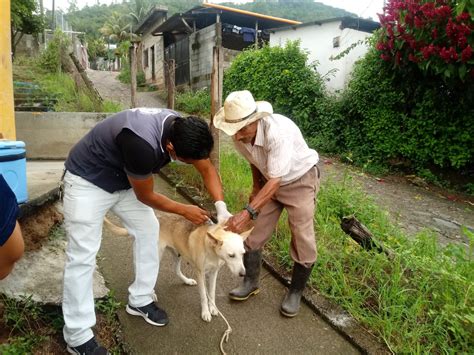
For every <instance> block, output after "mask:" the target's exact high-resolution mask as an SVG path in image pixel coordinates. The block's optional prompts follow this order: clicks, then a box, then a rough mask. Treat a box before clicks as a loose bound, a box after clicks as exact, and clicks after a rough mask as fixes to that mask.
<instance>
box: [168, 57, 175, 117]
mask: <svg viewBox="0 0 474 355" xmlns="http://www.w3.org/2000/svg"><path fill="white" fill-rule="evenodd" d="M167 66H168V70H167V76H168V108H169V109H170V110H174V94H175V64H174V59H170V60H169V61H168V62H167Z"/></svg>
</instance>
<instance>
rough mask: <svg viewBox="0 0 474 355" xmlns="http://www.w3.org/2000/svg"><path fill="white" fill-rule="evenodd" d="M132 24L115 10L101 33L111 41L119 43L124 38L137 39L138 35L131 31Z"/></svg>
mask: <svg viewBox="0 0 474 355" xmlns="http://www.w3.org/2000/svg"><path fill="white" fill-rule="evenodd" d="M130 26H131V24H129V23H127V22H126V21H125V18H124V16H122V15H120V14H119V13H118V12H113V13H112V16H111V17H110V18H109V19H108V20H107V21H106V22H105V23H104V25H103V26H102V28H101V29H100V33H102V34H103V35H104V36H106V37H107V38H108V40H109V41H112V42H115V43H119V42H121V41H124V40H127V39H128V40H129V39H135V38H136V37H137V36H136V35H135V34H133V33H130Z"/></svg>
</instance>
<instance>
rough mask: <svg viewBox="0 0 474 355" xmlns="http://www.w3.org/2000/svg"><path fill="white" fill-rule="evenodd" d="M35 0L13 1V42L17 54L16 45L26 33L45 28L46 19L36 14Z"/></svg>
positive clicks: (13, 48)
mask: <svg viewBox="0 0 474 355" xmlns="http://www.w3.org/2000/svg"><path fill="white" fill-rule="evenodd" d="M37 10H38V4H37V3H36V1H35V0H15V1H12V2H11V43H12V53H13V56H15V52H16V46H17V45H18V43H19V42H20V40H21V38H22V37H23V35H24V34H33V35H34V34H37V33H40V32H41V31H43V29H44V19H43V17H42V16H41V15H38V14H36V12H37Z"/></svg>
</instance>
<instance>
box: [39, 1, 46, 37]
mask: <svg viewBox="0 0 474 355" xmlns="http://www.w3.org/2000/svg"><path fill="white" fill-rule="evenodd" d="M39 4H40V13H41V18H42V19H43V18H44V7H43V0H40V2H39ZM41 42H42V43H43V45H44V44H45V35H44V28H43V31H41Z"/></svg>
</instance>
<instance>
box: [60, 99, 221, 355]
mask: <svg viewBox="0 0 474 355" xmlns="http://www.w3.org/2000/svg"><path fill="white" fill-rule="evenodd" d="M213 144H214V141H213V139H212V136H211V133H210V130H209V126H208V125H207V123H206V122H205V121H203V120H202V119H200V118H197V117H188V118H183V117H180V115H179V114H178V113H177V112H175V111H171V110H166V109H145V108H142V109H132V110H126V111H122V112H119V113H117V114H115V115H113V116H111V117H109V118H107V119H105V120H104V121H102V122H100V123H98V124H97V125H96V126H95V127H94V128H93V129H92V130H91V131H90V132H89V133H88V134H87V135H86V136H85V137H84V138H82V139H81V140H80V141H79V142H78V143H77V144H76V145H75V146H74V147H73V149H72V150H71V152H70V154H69V157H68V159H67V161H66V164H65V166H66V170H67V172H66V174H65V177H64V221H65V227H66V232H67V236H68V247H67V251H66V252H67V262H66V266H65V271H64V293H63V315H64V322H65V326H64V330H63V333H64V338H65V340H66V343H67V344H68V351H69V352H71V353H73V354H75V353H77V354H105V353H106V352H107V351H106V349H105V348H103V347H101V346H99V345H98V344H97V342H96V341H95V338H94V334H93V333H92V330H91V327H92V326H94V324H95V313H94V300H93V293H92V275H93V271H94V268H95V258H96V254H97V251H98V250H99V247H100V241H101V236H102V222H103V218H104V216H105V214H106V213H107V211H109V210H112V211H113V212H114V213H115V214H116V215H117V216H118V217H120V219H121V220H122V222H123V224H124V226H125V227H126V228H127V230H128V232H129V234H130V235H131V236H132V237H133V238H134V248H133V249H134V250H133V260H134V266H135V280H134V282H133V283H132V285H131V286H130V287H129V289H128V290H129V299H128V305H127V308H126V311H127V313H129V314H131V315H135V316H140V317H143V318H144V319H145V321H146V322H147V323H149V324H151V325H155V326H164V325H166V324H167V323H168V316H167V314H166V312H165V311H164V310H162V309H160V308H159V307H158V306H157V305H156V304H155V301H154V297H155V296H154V287H155V283H156V279H157V276H158V268H159V256H158V238H157V237H158V235H159V221H158V219H157V218H156V215H155V213H154V211H153V209H159V210H162V211H166V212H171V213H175V214H179V215H181V216H183V217H185V218H186V219H188V220H189V221H191V222H193V223H194V224H201V223H204V222H206V221H208V220H209V213H208V211H205V210H203V209H201V208H200V207H198V206H195V205H187V204H183V203H179V202H177V201H174V200H172V199H170V198H168V197H166V196H164V195H161V194H158V193H156V192H154V189H153V187H154V179H153V174H154V173H157V172H158V171H159V170H160V169H161V168H162V167H163V166H165V165H166V164H168V163H169V162H170V161H171V160H180V161H182V162H185V163H188V164H192V165H193V166H194V167H195V168H196V169H197V171H198V172H199V173H200V175H201V176H202V178H203V181H204V185H205V186H206V188H207V190H208V192H209V194H210V195H211V197H212V198H213V199H214V201H216V202H215V206H216V210H217V216H218V220H225V219H226V218H228V217H230V213H229V212H228V211H227V208H226V205H225V203H224V201H223V200H224V195H223V192H222V185H221V181H220V178H219V176H218V174H217V171H216V169H215V168H214V166H213V165H212V163H211V161H210V159H209V154H210V152H211V150H212V148H213Z"/></svg>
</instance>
